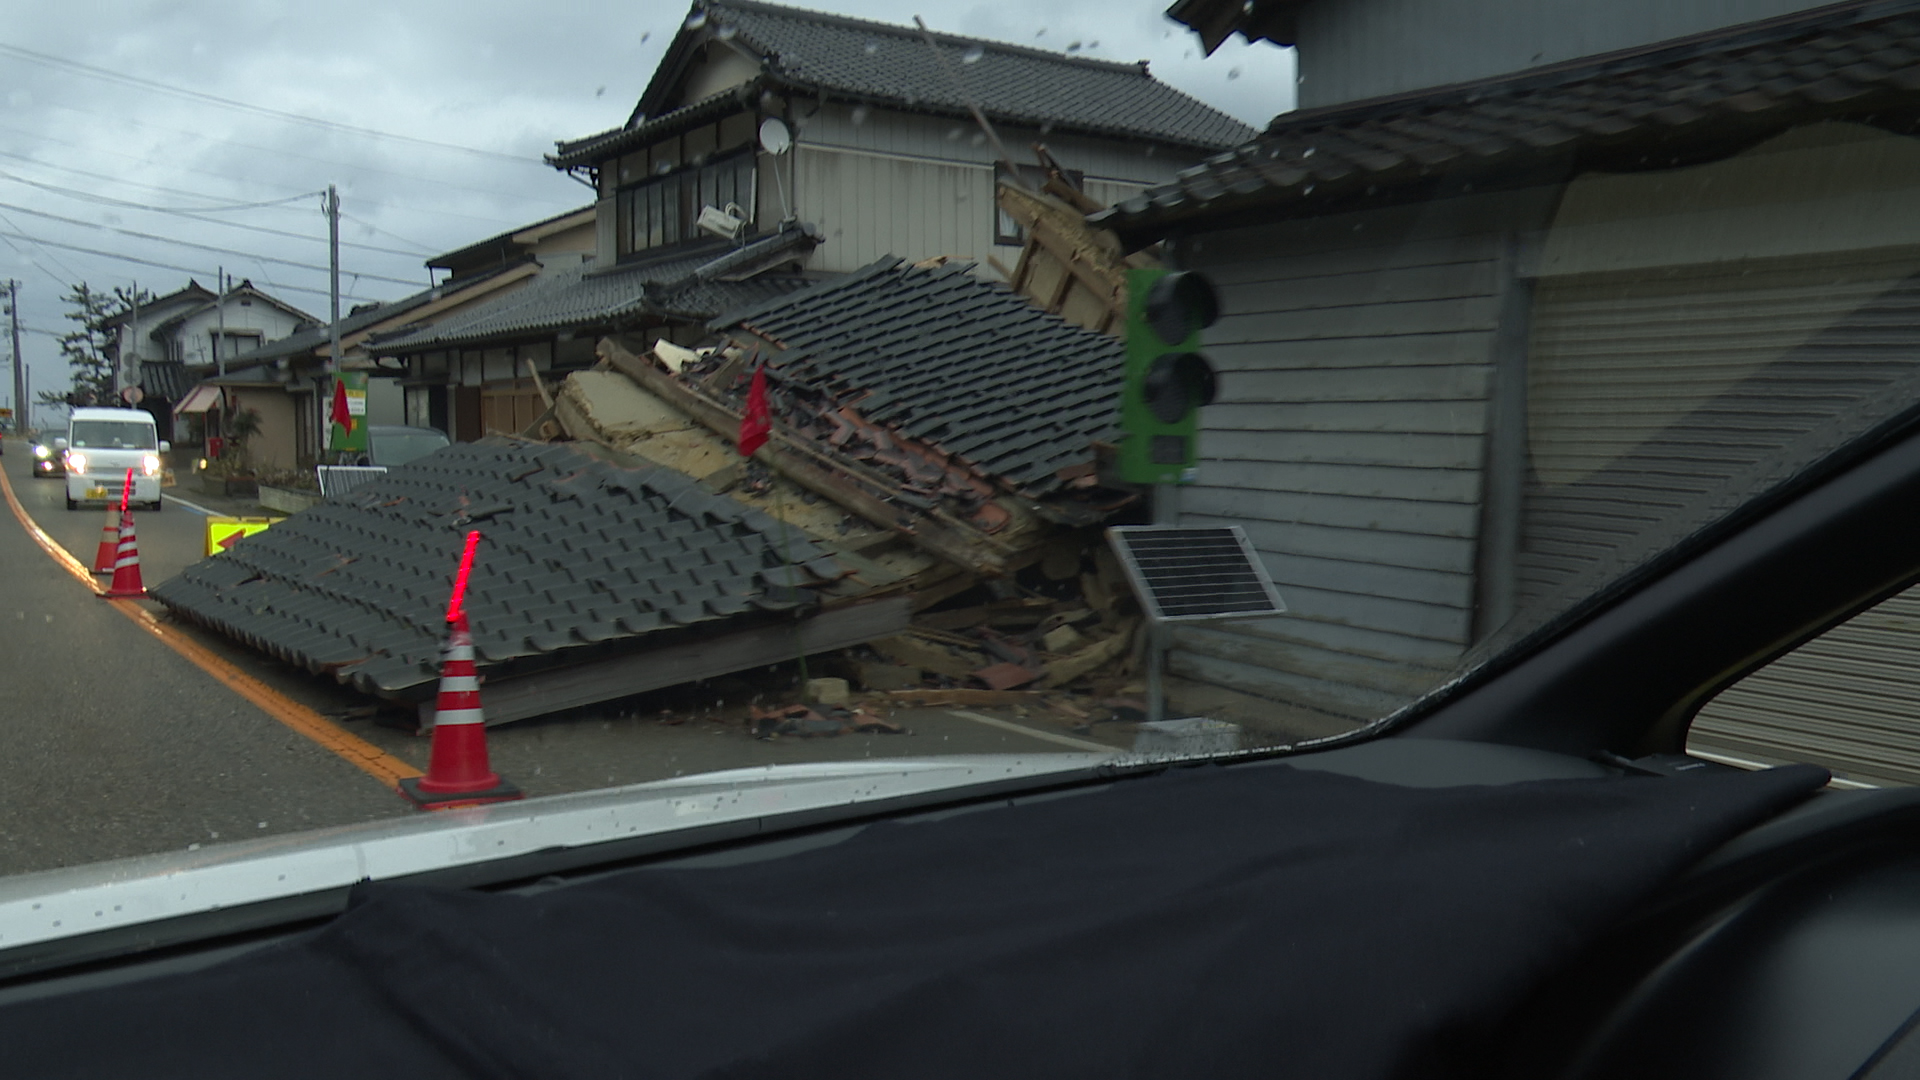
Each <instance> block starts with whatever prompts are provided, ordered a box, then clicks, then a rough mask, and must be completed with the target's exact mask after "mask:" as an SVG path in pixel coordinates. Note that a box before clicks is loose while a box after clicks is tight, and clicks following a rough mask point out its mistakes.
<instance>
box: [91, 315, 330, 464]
mask: <svg viewBox="0 0 1920 1080" xmlns="http://www.w3.org/2000/svg"><path fill="white" fill-rule="evenodd" d="M316 323H317V320H316V319H315V318H314V317H313V316H312V315H309V314H307V313H306V312H304V311H301V310H300V309H299V308H296V307H293V306H292V305H290V304H287V303H285V302H283V301H281V300H278V299H276V298H274V297H273V296H270V295H268V294H267V293H265V292H262V291H261V290H259V289H256V288H255V287H254V286H253V283H252V282H250V281H244V280H243V281H241V282H240V283H238V284H236V285H232V286H229V287H228V289H227V291H226V293H225V295H221V294H219V293H216V292H214V291H212V290H210V289H207V288H205V287H204V286H202V285H201V284H200V283H199V282H197V281H188V282H187V284H186V287H185V288H182V289H179V290H176V291H174V292H171V293H168V294H166V295H165V296H159V297H155V298H153V299H152V300H149V301H147V302H146V303H144V304H141V305H139V306H137V307H134V308H130V309H128V310H127V311H124V312H121V313H120V314H119V315H116V316H114V317H113V318H112V319H111V320H109V324H110V325H112V326H113V327H114V328H115V335H114V341H113V343H112V345H111V352H112V355H113V361H114V370H115V381H116V389H118V390H119V391H121V392H122V393H124V392H125V391H126V390H127V388H129V387H134V386H138V387H139V388H140V390H141V393H142V395H143V396H142V398H141V401H140V406H141V407H142V408H144V409H147V410H148V411H150V412H152V413H153V414H154V416H155V418H156V419H157V420H158V421H159V423H160V430H161V432H162V434H163V436H164V437H167V438H170V439H176V440H177V441H182V442H185V443H195V442H197V441H198V436H197V433H196V432H193V431H184V432H179V433H176V432H175V431H174V424H173V419H174V417H173V407H174V406H175V405H176V404H178V403H179V402H180V401H181V400H183V399H184V397H185V396H186V395H187V393H188V392H189V390H190V388H191V387H192V386H193V384H194V383H195V382H196V381H198V380H199V378H201V377H202V376H204V375H208V374H217V373H218V372H219V370H220V368H221V366H222V365H223V364H224V362H225V361H226V360H228V359H231V358H232V357H233V356H234V355H235V354H237V353H239V352H242V351H245V350H248V349H253V348H256V347H258V346H259V345H260V343H261V342H263V341H270V340H272V339H274V338H278V337H284V336H286V335H288V334H291V333H293V332H295V331H296V330H299V329H301V328H303V327H307V326H313V325H316ZM182 434H183V435H185V436H186V438H184V439H179V438H178V437H177V436H178V435H182Z"/></svg>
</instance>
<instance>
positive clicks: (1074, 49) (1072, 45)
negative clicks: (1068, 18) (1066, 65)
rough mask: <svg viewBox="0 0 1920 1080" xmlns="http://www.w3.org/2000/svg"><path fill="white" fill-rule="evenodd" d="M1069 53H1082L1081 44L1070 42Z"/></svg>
mask: <svg viewBox="0 0 1920 1080" xmlns="http://www.w3.org/2000/svg"><path fill="white" fill-rule="evenodd" d="M1067 51H1068V52H1079V51H1080V43H1079V42H1077V41H1069V42H1067Z"/></svg>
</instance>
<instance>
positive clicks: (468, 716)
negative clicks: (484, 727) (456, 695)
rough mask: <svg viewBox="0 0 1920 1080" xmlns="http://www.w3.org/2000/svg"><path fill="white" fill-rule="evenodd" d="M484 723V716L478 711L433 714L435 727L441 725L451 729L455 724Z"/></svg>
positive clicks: (449, 711)
mask: <svg viewBox="0 0 1920 1080" xmlns="http://www.w3.org/2000/svg"><path fill="white" fill-rule="evenodd" d="M486 722H487V718H486V716H485V715H483V714H482V713H481V711H480V710H479V709H448V710H446V711H445V712H436V713H434V714H433V723H434V726H435V727H438V726H440V725H441V724H445V725H447V726H448V727H452V726H453V725H455V724H484V723H486Z"/></svg>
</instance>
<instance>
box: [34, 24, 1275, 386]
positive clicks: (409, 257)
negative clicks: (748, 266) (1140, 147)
mask: <svg viewBox="0 0 1920 1080" xmlns="http://www.w3.org/2000/svg"><path fill="white" fill-rule="evenodd" d="M1167 2H1168V0H1157V2H1156V0H1119V2H1118V3H1115V2H1113V0H980V2H977V3H974V4H971V5H967V6H961V5H957V4H956V5H950V6H943V5H934V4H924V5H921V6H919V7H915V6H914V5H912V4H904V3H900V2H898V0H892V2H889V0H818V2H816V3H814V4H809V5H806V6H811V7H815V8H817V9H821V10H828V11H833V12H837V13H840V14H845V15H854V16H861V17H866V18H873V19H879V20H883V21H888V22H895V23H903V24H910V23H911V21H912V17H913V15H914V14H916V13H917V14H920V15H921V16H922V17H924V18H926V20H927V22H928V24H929V25H930V26H931V27H932V28H933V29H935V30H938V31H946V32H951V33H959V34H968V35H974V36H979V37H986V38H992V39H995V40H1000V41H1010V42H1016V43H1020V44H1027V45H1034V46H1037V47H1041V48H1055V49H1065V48H1066V47H1067V46H1068V45H1069V44H1071V43H1074V42H1078V43H1079V44H1080V46H1081V47H1080V50H1079V51H1080V53H1081V55H1088V56H1094V57H1099V58H1103V59H1109V60H1121V61H1133V60H1140V59H1146V60H1149V61H1151V62H1152V70H1153V72H1154V74H1155V75H1156V76H1157V77H1158V78H1160V79H1162V80H1164V81H1166V82H1168V83H1170V84H1172V85H1174V86H1176V87H1179V88H1180V89H1182V90H1185V91H1186V92H1188V93H1190V94H1192V95H1194V96H1195V97H1198V98H1200V99H1201V100H1202V101H1205V102H1207V103H1209V104H1211V105H1213V106H1215V107H1217V108H1219V109H1221V110H1223V111H1225V112H1227V113H1230V114H1232V115H1234V116H1236V117H1238V118H1240V119H1241V120H1244V121H1246V122H1248V123H1250V124H1254V125H1256V126H1257V125H1261V124H1264V123H1265V122H1266V121H1267V120H1268V119H1270V118H1271V117H1272V116H1273V115H1274V114H1275V113H1278V112H1282V111H1285V110H1286V109H1288V108H1290V107H1291V106H1292V100H1293V93H1292V82H1293V63H1292V57H1291V55H1290V54H1289V53H1288V52H1287V51H1285V50H1281V49H1277V48H1274V47H1272V46H1270V45H1264V44H1262V45H1257V46H1247V45H1245V44H1243V43H1241V42H1239V41H1238V40H1237V39H1236V40H1235V41H1231V42H1229V43H1228V44H1226V45H1225V46H1223V47H1222V48H1221V49H1220V50H1219V51H1218V52H1216V53H1215V54H1214V55H1213V56H1212V57H1206V58H1203V57H1201V55H1200V50H1199V47H1198V44H1197V41H1196V39H1195V37H1194V35H1193V34H1192V33H1191V32H1190V31H1189V30H1187V29H1186V28H1185V27H1183V26H1180V25H1178V24H1176V23H1173V22H1171V21H1169V20H1167V19H1166V18H1165V16H1164V15H1163V11H1164V8H1165V7H1166V4H1167ZM687 11H688V4H686V3H682V2H674V3H668V2H662V0H638V2H635V0H624V2H618V3H614V2H603V0H576V2H572V3H568V4H565V5H542V4H529V3H525V2H524V0H514V2H499V0H457V2H456V0H414V2H411V3H406V4H394V3H391V2H390V0H389V2H380V3H369V2H366V0H332V2H330V3H324V4H299V5H294V4H285V5H269V4H261V3H246V2H241V3H233V2H226V3H210V2H203V0H169V2H166V3H158V2H137V3H136V2H132V0H126V2H117V3H116V2H93V0H77V2H69V3H61V4H50V5H47V6H45V7H39V6H35V7H33V8H31V9H29V8H27V7H26V6H24V5H15V7H14V10H13V11H12V12H11V13H10V17H9V18H8V20H7V21H6V23H5V25H4V27H0V95H3V96H4V100H5V102H6V111H5V118H4V120H0V278H5V277H12V278H15V279H17V280H18V281H19V282H20V283H21V284H20V300H21V304H20V307H21V316H22V323H23V326H24V327H26V328H27V333H26V334H25V335H24V337H23V340H22V351H23V352H24V353H25V354H26V356H27V359H28V362H29V368H30V371H31V373H32V385H33V389H34V390H35V391H39V390H46V389H64V388H65V386H66V383H67V378H66V366H65V363H64V361H63V360H62V359H61V358H60V356H59V350H58V343H57V340H56V338H57V335H58V334H60V333H63V332H65V331H66V330H67V329H69V328H70V327H71V325H72V324H70V323H68V322H67V321H66V320H65V319H63V318H62V315H63V312H64V311H65V308H64V307H63V305H62V304H61V302H60V297H61V296H62V295H63V294H64V293H65V292H66V288H67V285H68V284H69V283H72V282H75V281H82V280H84V281H86V282H88V283H89V284H91V285H93V286H94V287H96V288H109V287H111V286H114V285H128V284H131V283H134V282H138V284H139V285H140V286H141V287H143V288H146V289H149V290H151V291H153V292H156V293H167V292H171V291H173V290H175V289H177V288H180V287H182V286H184V285H185V284H186V282H187V279H188V278H189V277H192V278H197V279H198V280H199V281H200V282H201V283H202V284H204V285H209V286H211V285H212V283H213V282H214V280H215V276H214V275H215V269H216V267H220V266H224V267H225V269H226V270H227V272H228V273H230V274H232V275H234V276H235V277H236V278H250V279H252V281H253V282H254V283H255V284H256V285H258V286H260V287H261V288H263V289H265V290H267V291H268V292H270V293H273V294H274V295H276V296H278V297H279V298H280V299H283V300H285V301H287V302H289V303H291V304H293V305H295V306H296V307H299V308H302V309H303V310H305V311H307V312H309V313H310V314H312V315H314V316H316V317H318V318H322V319H324V318H325V317H326V315H327V307H328V301H327V296H326V289H327V274H326V262H327V248H326V222H325V219H324V217H323V216H322V214H321V211H320V199H319V196H318V195H317V194H316V193H317V192H319V191H321V190H322V189H324V188H325V187H326V186H327V185H328V184H329V183H332V184H337V185H338V186H339V188H340V192H341V200H342V211H343V214H344V216H345V218H346V220H344V221H343V223H342V229H341V239H342V241H343V251H342V260H341V261H342V269H343V284H342V292H343V293H345V294H346V297H347V298H346V299H343V301H342V310H343V311H345V310H346V309H347V308H349V307H351V305H352V304H354V303H356V302H363V301H367V300H387V299H393V298H396V297H399V296H403V295H406V294H407V293H409V292H412V291H415V290H416V289H418V288H421V287H424V286H425V285H426V284H427V274H426V270H425V268H424V267H423V265H422V263H423V260H424V259H425V258H426V257H428V256H430V255H433V254H437V253H440V252H445V251H449V250H452V249H454V248H457V247H460V246H462V245H464V244H467V243H471V242H473V241H475V240H479V239H482V238H484V237H486V236H490V235H492V234H495V233H498V232H502V231H504V230H506V229H509V228H512V227H514V226H517V225H522V224H525V223H527V222H531V221H537V220H539V219H541V218H543V217H548V216H551V215H553V214H556V213H559V212H561V211H563V210H567V209H570V208H572V207H575V206H580V205H583V204H584V203H586V202H588V201H590V198H591V193H590V192H589V191H588V190H587V189H586V188H584V187H582V186H581V185H580V184H579V183H578V182H576V181H574V180H572V179H570V178H568V177H566V176H564V175H562V174H560V173H557V172H555V171H554V170H552V169H550V168H548V167H547V166H545V165H544V164H542V163H541V162H540V156H541V154H543V153H545V152H548V151H550V150H551V149H552V148H553V143H554V140H556V139H566V138H577V137H579V136H582V135H587V134H591V133H593V132H597V131H603V130H606V129H608V128H611V127H615V126H618V125H619V124H621V123H623V122H625V120H626V117H627V114H628V112H629V111H630V110H631V109H632V108H633V104H634V102H635V100H636V99H637V98H638V96H639V93H640V91H641V89H642V88H643V87H644V86H645V85H646V82H647V79H648V77H649V76H650V75H651V74H652V72H653V69H654V66H655V64H657V63H658V62H659V59H660V54H661V52H662V50H663V49H664V47H665V45H666V44H667V42H668V41H669V40H671V38H672V37H673V33H674V31H675V30H676V29H678V27H679V25H680V23H681V21H682V20H683V19H684V18H685V17H686V14H687ZM215 99H229V100H230V101H232V102H239V103H244V104H245V105H247V106H253V107H255V108H256V110H262V111H249V110H248V109H247V108H244V107H237V106H235V105H233V104H225V103H222V102H221V101H219V100H215ZM276 114H295V115H297V116H301V117H310V118H314V119H318V120H321V121H327V122H331V123H334V124H339V125H350V126H352V127H356V128H370V129H375V130H377V131H380V132H388V133H392V134H394V135H398V136H405V137H407V138H381V137H378V136H372V135H366V134H361V133H357V132H352V131H344V130H339V129H337V128H335V129H330V128H328V127H327V126H324V125H323V124H310V123H303V122H300V121H299V120H296V119H291V118H289V117H288V116H284V115H276ZM409 140H427V141H430V142H433V143H440V144H446V145H447V146H448V147H454V148H465V149H453V148H441V147H436V146H429V145H423V144H422V143H420V142H414V141H409ZM269 202H272V203H277V205H272V206H260V207H254V208H249V209H233V208H232V207H233V206H234V204H243V203H247V204H251V203H269ZM143 207H146V208H158V209H157V210H156V209H143ZM188 210H200V211H201V212H200V213H197V214H195V215H193V216H186V215H185V214H183V213H182V211H188ZM166 211H173V212H166ZM63 219H65V220H63ZM103 227H104V228H103ZM110 230H120V231H110ZM129 233H145V234H149V235H151V236H153V237H158V238H160V239H145V238H141V237H136V236H131V235H128V234H129ZM287 234H291V235H287ZM59 245H65V246H59ZM190 245H201V246H199V247H194V246H190ZM78 249H94V250H95V251H98V252H105V253H111V254H90V253H88V252H86V251H82V250H78ZM210 249H224V250H210ZM134 260H144V262H140V261H134ZM155 264H158V265H155ZM296 264H304V265H296ZM4 351H5V350H4V345H0V352H4ZM0 383H4V386H0V399H3V400H7V401H9V402H10V401H11V397H12V379H11V376H10V374H7V375H5V376H0Z"/></svg>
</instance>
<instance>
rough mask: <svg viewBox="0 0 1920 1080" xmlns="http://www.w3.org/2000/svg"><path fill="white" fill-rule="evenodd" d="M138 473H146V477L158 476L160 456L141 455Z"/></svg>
mask: <svg viewBox="0 0 1920 1080" xmlns="http://www.w3.org/2000/svg"><path fill="white" fill-rule="evenodd" d="M140 471H141V472H143V473H146V474H147V475H148V476H154V475H156V474H158V473H159V472H160V456H159V455H158V454H141V455H140Z"/></svg>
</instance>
